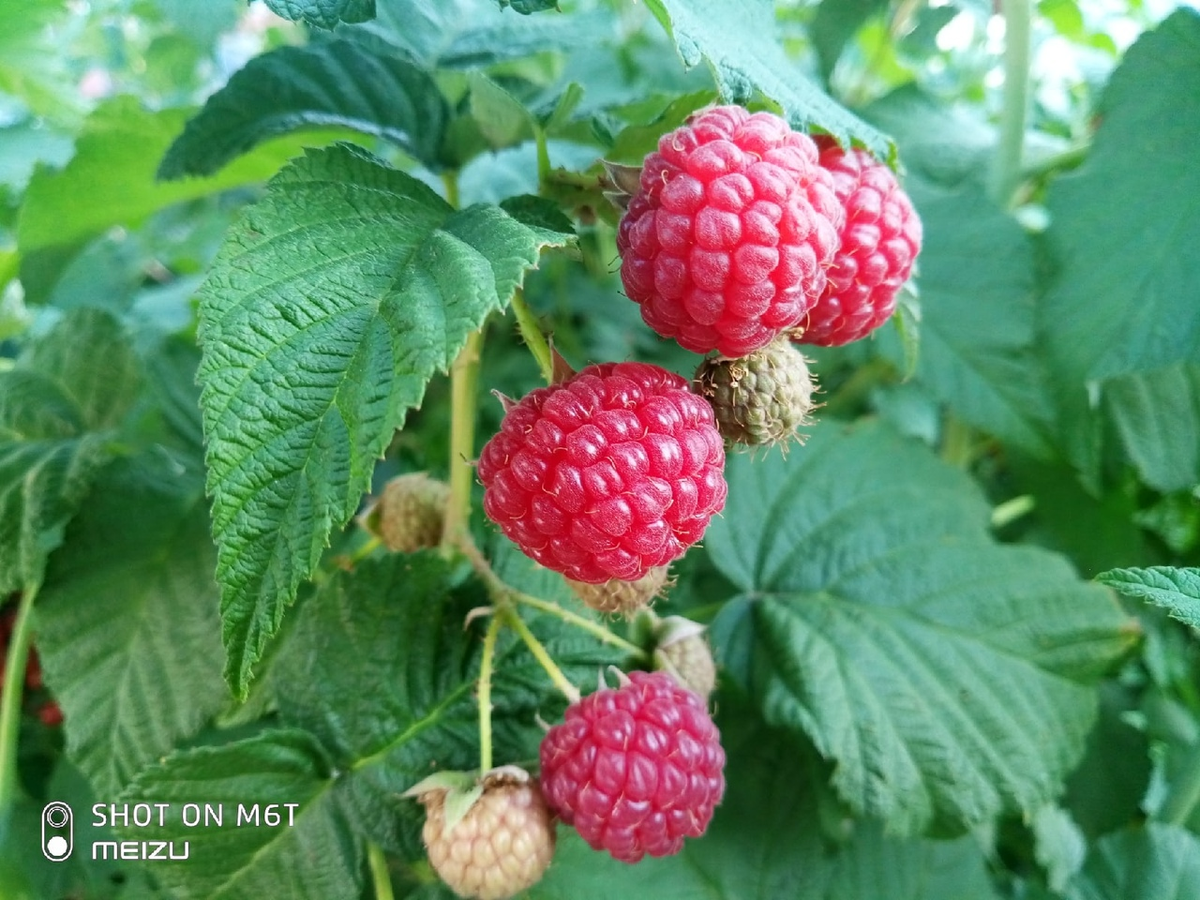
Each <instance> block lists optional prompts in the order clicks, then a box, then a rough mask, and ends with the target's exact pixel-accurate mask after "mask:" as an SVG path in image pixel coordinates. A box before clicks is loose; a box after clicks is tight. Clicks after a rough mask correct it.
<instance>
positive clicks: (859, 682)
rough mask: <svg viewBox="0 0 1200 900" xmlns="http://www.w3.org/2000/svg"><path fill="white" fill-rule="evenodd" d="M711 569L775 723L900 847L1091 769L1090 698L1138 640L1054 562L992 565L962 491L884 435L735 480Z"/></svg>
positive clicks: (922, 453)
mask: <svg viewBox="0 0 1200 900" xmlns="http://www.w3.org/2000/svg"><path fill="white" fill-rule="evenodd" d="M727 477H728V479H729V482H730V500H729V503H728V505H727V506H726V509H725V513H724V515H723V517H722V518H721V519H719V520H716V521H714V523H713V524H712V526H710V528H709V531H708V534H707V537H706V544H707V546H708V549H709V551H710V553H711V554H712V558H713V560H714V562H715V563H716V564H717V566H718V568H720V569H721V570H722V571H723V572H724V573H725V575H726V576H727V577H729V578H730V579H731V580H732V581H733V582H734V583H735V584H737V585H738V586H739V587H740V588H741V589H742V590H743V591H744V592H745V593H744V595H743V596H742V597H741V598H739V599H737V600H734V601H733V602H732V603H731V604H730V605H729V606H727V608H726V609H725V610H724V611H723V612H722V614H721V617H720V618H719V619H718V620H717V623H716V624H715V626H714V640H715V641H716V642H717V643H718V646H719V647H720V650H721V655H722V656H723V657H724V660H725V663H726V665H727V666H728V668H729V670H730V672H731V674H733V675H734V676H735V677H736V678H738V679H739V680H742V681H744V682H746V683H748V684H749V685H750V686H751V687H752V689H753V691H754V693H755V695H756V697H757V700H758V702H759V703H760V705H761V707H762V710H763V712H764V714H765V715H766V717H767V719H768V721H770V722H772V723H775V724H779V725H782V726H786V727H788V728H792V729H795V730H797V731H802V732H803V733H805V734H807V735H808V736H809V737H810V738H811V739H812V740H813V742H814V743H815V744H816V746H817V748H818V749H819V750H820V751H821V753H822V754H823V755H824V756H826V757H828V758H830V759H832V760H833V761H835V762H836V769H835V771H834V775H833V782H834V785H835V786H836V788H837V790H838V791H839V792H840V793H841V794H842V796H843V797H844V798H845V799H846V801H847V802H848V803H850V805H851V806H852V807H853V808H854V809H856V810H857V811H859V812H862V813H865V814H868V815H871V816H874V817H877V818H880V819H882V820H883V821H884V822H885V823H886V825H887V826H888V827H889V828H890V829H891V830H893V831H895V832H909V833H913V832H917V831H920V830H921V829H923V828H925V827H926V826H928V825H929V824H930V823H931V822H939V823H941V824H943V825H949V826H950V827H956V826H961V825H963V824H966V823H973V822H980V821H984V820H986V819H988V818H991V817H992V816H994V815H996V814H997V813H999V812H1000V811H1002V810H1011V809H1018V810H1026V811H1032V810H1035V809H1037V808H1038V807H1039V806H1040V805H1041V804H1042V803H1043V802H1045V801H1046V800H1047V799H1049V798H1052V797H1053V796H1055V795H1056V794H1057V792H1058V791H1059V789H1060V786H1061V781H1062V779H1063V777H1064V776H1065V775H1066V774H1067V772H1069V770H1070V769H1071V767H1072V766H1073V765H1074V764H1075V763H1076V762H1077V761H1078V759H1079V756H1080V754H1081V753H1082V750H1083V746H1084V739H1085V737H1086V735H1087V732H1088V730H1089V728H1090V727H1091V724H1092V722H1093V720H1094V717H1095V706H1096V704H1095V694H1094V691H1093V690H1092V689H1091V688H1089V687H1087V686H1086V685H1087V684H1088V683H1089V682H1091V681H1093V680H1095V678H1096V677H1097V676H1098V675H1099V674H1101V673H1102V672H1103V671H1104V669H1105V668H1106V667H1107V666H1108V665H1109V664H1110V663H1111V662H1112V661H1113V660H1114V659H1116V658H1117V657H1119V656H1120V654H1121V653H1122V652H1123V651H1124V649H1125V648H1127V647H1128V646H1129V644H1130V642H1131V640H1132V636H1133V631H1132V630H1131V628H1132V623H1131V622H1130V621H1129V620H1128V619H1126V618H1125V617H1124V616H1123V615H1122V613H1121V612H1120V609H1119V608H1118V606H1117V605H1116V603H1115V602H1114V600H1113V598H1112V596H1111V595H1109V594H1108V593H1107V592H1105V591H1104V590H1102V589H1098V588H1097V587H1096V586H1094V585H1088V584H1084V583H1081V582H1079V580H1078V579H1077V578H1076V577H1075V576H1074V574H1073V572H1072V571H1071V569H1070V567H1069V566H1068V565H1067V564H1066V563H1065V562H1064V561H1063V560H1062V559H1060V558H1059V557H1056V556H1053V555H1051V554H1048V553H1045V552H1043V551H1040V550H1036V549H1033V548H1029V547H1021V548H1016V547H1011V548H1010V547H999V546H997V545H995V544H994V543H992V542H991V540H990V539H989V537H988V535H987V533H986V530H985V526H986V522H987V515H988V509H987V506H986V504H985V503H984V502H983V501H982V498H981V497H980V496H979V494H978V493H977V491H976V489H975V488H974V487H973V485H971V483H970V482H969V481H968V479H967V478H966V476H965V475H963V474H961V473H959V472H958V471H956V470H953V469H950V468H948V467H946V466H944V465H943V464H942V463H941V462H940V461H938V460H937V459H935V458H934V457H933V456H932V455H930V454H929V453H928V451H926V450H925V449H924V448H923V447H922V446H920V445H917V444H915V443H913V442H909V441H906V440H904V439H901V438H899V437H897V436H896V435H894V434H892V433H891V432H889V431H888V430H887V429H886V428H883V427H882V426H879V425H874V424H872V425H865V426H862V427H857V428H852V429H843V428H838V427H837V426H832V425H827V426H823V427H820V428H818V429H816V433H815V434H814V436H813V438H812V440H811V441H810V442H809V443H808V445H807V446H805V447H804V448H802V449H798V450H797V451H795V452H794V453H792V454H791V455H790V456H789V457H788V459H787V461H786V462H785V461H783V460H781V459H780V457H779V456H772V457H769V458H767V459H759V460H754V461H751V460H749V459H747V458H746V457H735V458H734V459H733V460H731V461H730V463H729V465H728V467H727Z"/></svg>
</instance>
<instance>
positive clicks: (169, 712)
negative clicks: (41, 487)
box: [37, 451, 226, 797]
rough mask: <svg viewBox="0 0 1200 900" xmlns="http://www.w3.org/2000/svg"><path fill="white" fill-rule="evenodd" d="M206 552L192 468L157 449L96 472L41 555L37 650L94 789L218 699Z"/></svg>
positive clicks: (103, 787) (160, 747) (188, 728)
mask: <svg viewBox="0 0 1200 900" xmlns="http://www.w3.org/2000/svg"><path fill="white" fill-rule="evenodd" d="M131 510H136V511H137V514H136V515H131V514H130V512H131ZM215 557H216V553H215V551H214V549H213V546H212V540H211V538H210V537H209V534H208V512H207V509H206V507H205V504H204V493H203V482H202V477H201V474H200V472H199V471H198V470H197V471H192V472H190V473H189V472H185V471H182V470H181V467H180V466H179V465H178V464H177V463H175V462H174V461H173V460H171V459H169V458H167V457H166V456H165V455H162V454H161V453H159V452H158V451H151V452H147V453H145V454H142V455H140V456H136V457H131V458H128V459H122V460H118V461H116V462H114V463H113V464H111V465H109V466H107V467H106V468H105V469H104V470H103V472H102V473H101V476H100V477H99V479H98V483H97V485H96V487H95V488H93V490H92V492H91V494H90V495H89V497H88V502H87V504H86V505H85V506H84V508H83V509H82V510H81V511H80V513H79V514H78V515H77V516H76V518H75V519H74V521H73V522H72V523H71V527H70V529H69V530H68V539H67V541H66V544H65V545H64V547H63V548H62V549H61V550H60V551H59V552H58V553H56V554H55V555H54V557H53V560H52V563H51V565H50V567H49V569H48V571H47V574H46V584H45V587H44V588H43V591H42V594H41V596H40V597H39V599H38V605H37V632H38V651H39V653H40V654H41V659H42V664H43V665H44V666H45V669H46V680H47V683H48V684H49V685H50V687H51V689H52V690H53V692H54V696H55V697H56V698H57V700H58V702H59V704H60V705H61V706H62V708H63V711H64V713H65V716H66V730H67V743H68V751H69V753H70V755H71V758H72V759H73V761H74V762H75V763H76V765H78V766H79V768H80V769H81V770H82V771H83V772H84V773H85V774H86V775H87V776H88V777H89V778H90V779H91V781H92V784H93V786H94V788H95V790H96V792H97V794H98V795H99V796H101V797H113V796H115V795H116V794H117V792H118V791H119V790H120V789H121V788H123V787H124V786H125V785H126V784H127V783H128V782H129V780H130V779H131V778H132V777H133V775H135V774H136V773H137V772H139V771H140V770H141V769H142V768H144V767H145V766H146V765H148V764H149V763H151V762H153V761H155V760H157V759H159V758H160V757H161V756H163V755H164V754H166V753H168V752H170V750H171V749H172V748H173V747H175V746H176V744H177V743H178V741H179V740H180V739H182V738H185V737H189V736H191V735H192V734H194V733H195V732H196V731H197V730H198V729H199V728H200V726H201V725H202V724H203V723H204V722H205V721H206V720H207V718H208V717H209V716H211V715H213V714H214V713H216V712H217V711H218V710H219V709H220V708H221V706H222V705H223V704H224V703H225V701H226V693H225V690H224V688H223V683H222V680H221V657H220V653H221V644H220V624H219V619H218V617H217V586H216V583H215V582H214V581H213V577H212V570H213V566H214V564H215V561H216V560H215Z"/></svg>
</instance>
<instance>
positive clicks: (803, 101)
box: [646, 0, 892, 159]
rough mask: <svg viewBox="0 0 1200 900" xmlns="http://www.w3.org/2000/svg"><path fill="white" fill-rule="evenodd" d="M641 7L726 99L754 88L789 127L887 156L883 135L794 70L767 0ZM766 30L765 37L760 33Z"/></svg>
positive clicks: (680, 0) (746, 96) (656, 1)
mask: <svg viewBox="0 0 1200 900" xmlns="http://www.w3.org/2000/svg"><path fill="white" fill-rule="evenodd" d="M646 6H647V7H648V8H649V9H650V10H651V11H653V13H654V15H655V16H656V17H657V18H658V20H659V21H660V22H661V23H662V26H663V27H664V28H666V29H667V31H668V32H669V33H670V34H671V36H672V37H673V38H674V40H675V46H676V47H677V48H678V50H679V56H680V58H681V59H682V60H683V64H684V65H685V66H687V67H688V68H691V67H692V66H695V65H698V64H699V63H700V61H701V60H704V61H706V62H708V64H709V66H710V67H711V68H712V70H713V75H714V77H715V78H716V81H717V86H718V87H719V88H720V90H721V96H722V98H723V99H724V100H725V101H726V102H729V103H743V104H744V103H747V102H749V101H750V100H752V99H754V94H755V92H756V91H761V92H762V93H763V94H764V95H765V96H767V97H769V98H770V99H772V100H774V101H775V102H776V103H778V104H779V105H780V106H781V107H783V113H784V116H785V118H787V120H788V121H789V122H790V123H791V124H792V127H793V128H798V129H805V130H808V129H809V128H810V127H811V126H813V125H815V126H817V127H818V128H822V129H824V130H825V131H828V132H829V133H830V134H833V135H834V136H836V137H837V138H838V140H839V141H841V142H842V143H848V142H849V141H850V139H851V138H853V139H854V140H856V141H859V142H861V143H863V144H865V145H866V146H867V147H869V148H870V149H871V150H872V151H873V152H874V153H876V154H877V155H878V156H880V157H882V158H884V159H888V158H890V157H891V155H892V148H891V145H890V142H889V141H888V139H887V138H886V137H885V136H884V135H883V134H881V133H880V132H878V131H876V130H875V129H874V128H872V127H871V126H870V125H868V124H866V123H865V122H863V121H862V120H861V119H859V118H858V117H857V116H855V115H854V114H853V113H851V112H849V111H848V110H847V109H846V108H845V107H844V106H841V105H840V104H838V103H836V102H834V101H833V100H832V99H831V98H830V97H829V96H828V95H827V94H825V93H824V92H822V91H821V90H820V88H818V87H817V86H816V85H814V84H813V83H812V82H810V81H809V80H808V79H806V78H805V77H804V76H803V75H801V74H800V73H799V71H798V70H797V68H796V66H795V64H794V63H792V61H791V60H789V59H788V57H787V55H786V54H785V53H784V52H783V48H782V47H781V46H780V45H779V44H778V42H777V40H775V39H774V37H773V36H774V35H775V12H774V5H773V4H772V3H771V2H770V0H746V2H744V3H740V4H737V5H736V6H734V5H731V4H729V3H725V2H723V0H647V2H646ZM767 35H771V36H772V38H771V39H768V38H767V37H766V36H767Z"/></svg>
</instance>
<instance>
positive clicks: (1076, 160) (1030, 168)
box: [1021, 141, 1092, 178]
mask: <svg viewBox="0 0 1200 900" xmlns="http://www.w3.org/2000/svg"><path fill="white" fill-rule="evenodd" d="M1091 149H1092V145H1091V143H1089V142H1086V141H1085V142H1083V143H1080V144H1072V145H1071V146H1070V147H1067V148H1066V149H1065V150H1062V151H1060V152H1058V153H1055V154H1054V155H1053V156H1047V157H1046V158H1044V159H1040V160H1038V161H1036V162H1032V163H1028V164H1027V165H1026V166H1025V167H1024V169H1022V171H1021V177H1022V178H1041V177H1043V176H1044V175H1049V174H1051V173H1052V172H1058V171H1061V170H1062V169H1073V168H1075V167H1076V166H1078V165H1079V164H1080V163H1082V162H1083V161H1084V160H1085V159H1087V155H1088V153H1090V152H1091Z"/></svg>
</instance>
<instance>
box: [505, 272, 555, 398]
mask: <svg viewBox="0 0 1200 900" xmlns="http://www.w3.org/2000/svg"><path fill="white" fill-rule="evenodd" d="M512 308H513V312H514V313H516V315H517V328H519V329H520V331H521V338H522V339H523V340H524V341H525V346H527V347H528V348H529V352H530V353H531V354H533V358H534V359H535V360H536V361H537V364H538V369H540V370H541V373H542V378H544V379H545V381H546V384H550V383H551V382H552V381H553V380H554V360H553V358H552V356H551V354H550V344H549V343H547V341H546V336H545V335H544V334H542V329H541V328H539V327H538V323H537V319H536V318H535V317H534V315H533V310H531V309H530V308H529V304H528V303H526V302H525V294H524V293H523V292H522V291H521V290H520V289H519V288H518V289H517V291H516V293H514V294H513V298H512Z"/></svg>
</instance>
